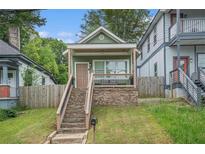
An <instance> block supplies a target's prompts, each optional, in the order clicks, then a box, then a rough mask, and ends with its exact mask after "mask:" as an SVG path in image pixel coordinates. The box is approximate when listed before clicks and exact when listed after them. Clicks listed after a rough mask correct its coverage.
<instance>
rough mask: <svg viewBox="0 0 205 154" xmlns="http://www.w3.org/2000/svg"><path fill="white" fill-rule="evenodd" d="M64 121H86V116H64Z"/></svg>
mask: <svg viewBox="0 0 205 154" xmlns="http://www.w3.org/2000/svg"><path fill="white" fill-rule="evenodd" d="M63 122H68V123H75V122H76V123H79V122H85V118H84V117H70V118H64V119H63Z"/></svg>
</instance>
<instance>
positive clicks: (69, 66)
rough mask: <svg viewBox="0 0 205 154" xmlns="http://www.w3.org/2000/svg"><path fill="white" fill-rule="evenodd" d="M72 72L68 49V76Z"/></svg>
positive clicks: (69, 50) (70, 56)
mask: <svg viewBox="0 0 205 154" xmlns="http://www.w3.org/2000/svg"><path fill="white" fill-rule="evenodd" d="M71 73H72V51H71V49H68V76H70V74H71Z"/></svg>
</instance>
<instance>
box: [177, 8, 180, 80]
mask: <svg viewBox="0 0 205 154" xmlns="http://www.w3.org/2000/svg"><path fill="white" fill-rule="evenodd" d="M176 11H177V20H176V22H177V68H180V37H179V33H180V9H177V10H176ZM179 79H180V76H179V73H178V81H179Z"/></svg>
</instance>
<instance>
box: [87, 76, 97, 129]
mask: <svg viewBox="0 0 205 154" xmlns="http://www.w3.org/2000/svg"><path fill="white" fill-rule="evenodd" d="M94 78H95V77H94V75H93V73H91V75H90V78H89V82H88V88H87V91H86V98H85V114H86V119H85V121H86V128H87V129H88V128H89V123H90V115H91V107H92V96H93V89H94Z"/></svg>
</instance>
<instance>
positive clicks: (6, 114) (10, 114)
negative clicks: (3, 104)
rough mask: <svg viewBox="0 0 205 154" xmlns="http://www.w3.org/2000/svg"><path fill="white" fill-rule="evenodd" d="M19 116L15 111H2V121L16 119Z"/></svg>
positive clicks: (0, 113)
mask: <svg viewBox="0 0 205 154" xmlns="http://www.w3.org/2000/svg"><path fill="white" fill-rule="evenodd" d="M16 116H17V113H16V111H15V110H11V109H0V121H3V120H6V119H9V118H14V117H16Z"/></svg>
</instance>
